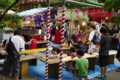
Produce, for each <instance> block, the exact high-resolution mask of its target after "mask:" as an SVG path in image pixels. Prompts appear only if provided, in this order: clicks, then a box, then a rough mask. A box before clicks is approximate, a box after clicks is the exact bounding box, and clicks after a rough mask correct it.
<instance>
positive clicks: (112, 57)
mask: <svg viewBox="0 0 120 80" xmlns="http://www.w3.org/2000/svg"><path fill="white" fill-rule="evenodd" d="M114 59H115V55H109V58H108V64H114Z"/></svg>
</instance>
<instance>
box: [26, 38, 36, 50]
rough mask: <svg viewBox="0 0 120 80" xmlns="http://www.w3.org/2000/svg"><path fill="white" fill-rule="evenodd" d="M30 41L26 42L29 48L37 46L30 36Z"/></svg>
mask: <svg viewBox="0 0 120 80" xmlns="http://www.w3.org/2000/svg"><path fill="white" fill-rule="evenodd" d="M29 39H30V41H29V42H27V44H28V45H29V48H30V49H36V48H37V41H36V40H35V39H33V37H32V36H30V37H29Z"/></svg>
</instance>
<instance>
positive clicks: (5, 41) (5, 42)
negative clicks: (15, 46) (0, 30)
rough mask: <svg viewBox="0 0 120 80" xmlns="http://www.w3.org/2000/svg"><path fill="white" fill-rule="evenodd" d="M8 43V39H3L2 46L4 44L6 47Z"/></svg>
mask: <svg viewBox="0 0 120 80" xmlns="http://www.w3.org/2000/svg"><path fill="white" fill-rule="evenodd" d="M6 44H7V39H5V40H4V41H3V44H2V46H3V47H5V46H6Z"/></svg>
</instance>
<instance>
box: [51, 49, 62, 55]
mask: <svg viewBox="0 0 120 80" xmlns="http://www.w3.org/2000/svg"><path fill="white" fill-rule="evenodd" d="M59 53H60V49H59V48H58V47H53V49H52V54H53V55H58V54H59Z"/></svg>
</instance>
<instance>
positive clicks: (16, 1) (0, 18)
mask: <svg viewBox="0 0 120 80" xmlns="http://www.w3.org/2000/svg"><path fill="white" fill-rule="evenodd" d="M18 1H19V0H15V2H14V3H13V4H12V5H11V6H9V7H8V8H7V9H6V10H5V12H4V13H3V14H2V16H1V17H0V21H1V20H2V19H3V18H4V16H5V14H6V13H7V12H8V10H10V9H11V8H12V7H13V6H14V5H15V4H17V3H18Z"/></svg>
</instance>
